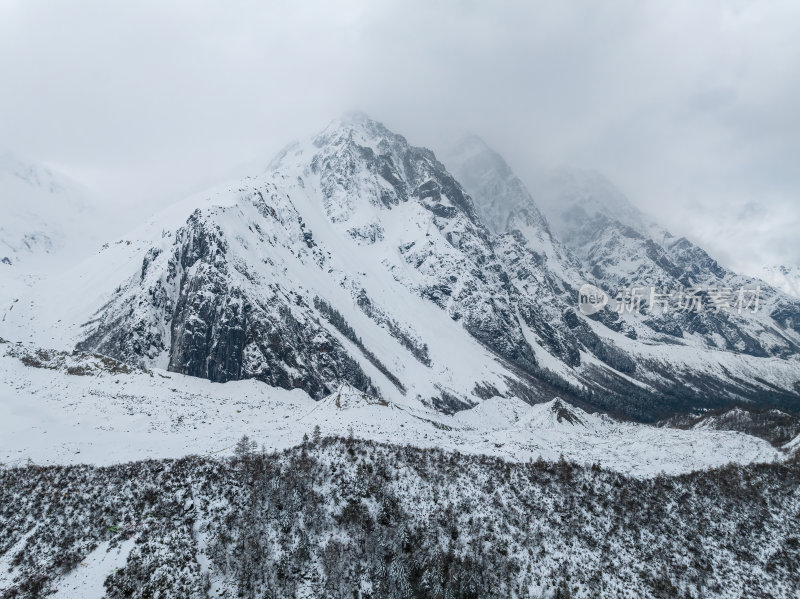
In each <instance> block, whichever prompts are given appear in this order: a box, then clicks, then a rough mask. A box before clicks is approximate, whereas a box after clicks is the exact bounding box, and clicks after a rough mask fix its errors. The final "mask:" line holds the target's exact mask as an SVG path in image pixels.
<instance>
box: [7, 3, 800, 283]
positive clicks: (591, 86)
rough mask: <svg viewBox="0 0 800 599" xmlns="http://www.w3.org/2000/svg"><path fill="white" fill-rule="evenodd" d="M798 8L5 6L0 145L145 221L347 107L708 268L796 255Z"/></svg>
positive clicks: (799, 215)
mask: <svg viewBox="0 0 800 599" xmlns="http://www.w3.org/2000/svg"><path fill="white" fill-rule="evenodd" d="M798 64H800V5H798V4H797V3H796V2H792V1H784V2H781V1H774V2H769V3H751V2H744V1H713V2H712V1H709V2H704V3H698V2H671V3H665V2H643V1H639V0H637V1H619V2H604V3H599V2H588V1H587V2H580V1H572V2H562V3H553V2H519V3H516V2H509V3H478V2H471V1H461V2H456V1H444V2H438V3H435V5H434V4H433V3H425V2H369V3H367V2H336V3H334V2H324V3H323V2H320V3H314V4H303V5H300V4H299V3H293V4H289V3H277V2H276V3H265V2H255V1H246V0H233V1H231V0H229V1H226V2H188V1H173V2H169V3H166V2H147V1H142V2H136V3H110V2H107V1H95V2H88V1H87V2H71V3H63V2H56V1H50V2H46V1H43V2H35V3H34V2H23V1H13V0H12V1H8V0H6V1H3V2H0V81H2V90H3V91H2V93H0V145H1V146H4V147H6V148H9V149H11V150H12V151H14V152H18V153H20V154H22V155H25V156H28V157H31V158H32V159H35V160H37V161H41V162H44V163H46V164H48V165H51V166H53V167H55V168H58V169H60V170H62V171H64V172H66V173H67V174H69V175H70V176H72V177H73V178H75V179H77V180H79V181H81V182H82V183H83V184H85V185H87V186H89V187H91V188H93V189H94V190H95V191H96V193H98V194H99V195H100V196H101V197H103V198H104V201H107V202H109V203H112V204H114V203H117V204H119V205H120V206H123V205H124V206H131V205H141V206H142V210H143V211H145V210H151V209H153V208H155V207H157V206H158V205H161V204H163V203H165V202H169V201H171V200H177V199H180V197H181V196H182V195H183V194H186V193H188V192H189V191H192V190H197V189H201V188H203V187H204V186H206V185H211V184H213V183H215V182H218V181H219V180H220V179H224V178H227V177H231V176H235V175H237V174H240V173H243V172H246V171H257V170H258V169H260V168H263V167H264V166H266V164H267V163H268V162H269V159H270V158H271V157H272V155H273V154H275V153H276V152H277V151H278V150H279V149H280V148H281V147H283V146H284V145H285V144H286V143H288V142H290V141H291V140H293V139H296V138H302V137H306V136H309V135H313V134H314V133H315V132H317V131H318V130H320V129H322V128H323V127H324V126H325V125H326V124H327V123H328V122H329V121H330V120H331V119H333V118H335V117H337V116H339V115H340V114H341V113H342V112H345V111H348V110H361V111H364V112H366V113H368V114H369V115H370V116H372V117H373V118H375V119H377V120H380V121H382V122H384V123H385V124H386V125H387V126H388V127H389V128H390V129H393V130H395V131H397V132H399V133H402V134H403V135H405V136H406V137H407V138H408V139H409V141H410V142H411V143H414V144H416V145H424V146H428V147H431V148H432V149H434V151H440V150H443V149H445V148H446V147H447V144H449V143H450V142H451V141H452V140H453V139H454V138H455V137H456V136H458V135H460V134H461V133H466V132H472V133H476V134H478V135H480V136H481V137H483V138H484V139H485V140H486V141H487V143H489V144H490V145H491V146H493V147H494V149H496V150H497V151H498V152H500V153H501V154H502V155H503V156H504V157H505V159H506V160H507V161H508V162H509V164H510V165H511V166H512V168H513V169H514V170H515V171H516V172H517V173H518V174H519V175H520V176H521V177H522V178H523V180H526V181H530V180H531V179H533V178H534V177H535V176H536V175H537V173H540V172H542V171H546V170H547V169H550V168H554V167H557V166H560V165H563V164H569V165H575V166H580V167H585V168H593V169H596V170H598V171H600V172H602V173H604V174H605V175H606V176H607V177H608V178H609V179H611V180H612V181H613V182H614V183H615V184H616V185H617V186H618V187H619V188H620V189H621V190H622V191H623V192H624V193H626V194H627V195H628V197H629V199H630V200H631V201H632V202H633V203H634V204H635V205H636V206H638V207H639V208H640V209H641V210H643V211H644V212H645V213H647V214H649V215H651V216H652V217H653V218H654V219H656V220H657V221H659V222H660V223H662V224H663V225H665V226H666V227H667V228H669V229H671V230H672V231H673V232H674V233H676V234H682V235H686V236H688V237H689V238H690V239H692V240H693V241H696V242H698V243H699V244H700V245H701V246H702V247H704V248H705V249H707V250H708V251H709V252H710V253H711V254H712V255H713V256H715V257H716V258H718V259H719V260H720V261H721V262H722V263H723V264H725V265H727V266H731V267H733V268H735V269H739V270H745V271H754V270H756V269H757V268H758V267H759V266H761V265H763V264H777V263H782V264H798V263H800V242H799V241H798V237H797V233H796V232H797V231H798V230H800V198H799V197H798V189H800V169H798V168H797V165H798V164H800V115H799V114H798V110H797V106H800V78H798V77H797V76H796V75H797V73H796V71H797V65H798Z"/></svg>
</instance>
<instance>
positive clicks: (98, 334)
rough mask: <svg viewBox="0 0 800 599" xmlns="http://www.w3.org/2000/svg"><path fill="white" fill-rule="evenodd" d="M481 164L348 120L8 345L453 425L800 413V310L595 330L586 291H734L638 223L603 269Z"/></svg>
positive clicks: (93, 275) (62, 301) (26, 317)
mask: <svg viewBox="0 0 800 599" xmlns="http://www.w3.org/2000/svg"><path fill="white" fill-rule="evenodd" d="M485 151H488V149H487V148H485V146H482V145H481V144H480V143H479V142H477V141H475V140H472V142H470V143H469V144H468V145H467V146H462V148H461V152H460V155H461V156H465V157H467V167H468V168H467V167H464V166H463V165H462V166H458V165H456V166H454V167H453V168H454V172H456V173H459V172H462V173H465V177H466V179H467V180H469V181H470V182H472V184H474V185H475V188H474V190H473V189H465V188H464V187H462V185H461V183H459V181H458V180H457V179H456V177H454V176H453V175H452V174H451V173H450V171H448V169H447V168H446V166H445V165H444V164H442V163H441V162H440V161H438V160H437V159H436V157H435V156H434V154H433V153H432V152H431V151H429V150H426V149H424V148H417V147H414V146H411V145H410V144H409V143H408V142H407V141H406V139H405V138H403V137H402V136H400V135H398V134H395V133H393V132H391V131H389V130H388V129H387V128H386V127H384V126H383V125H381V124H380V123H377V122H375V121H373V120H371V119H369V118H368V117H365V116H363V115H350V116H348V117H346V118H343V119H339V120H337V121H334V122H333V123H332V124H331V125H330V126H328V127H327V128H326V129H325V130H324V131H323V132H322V133H320V134H319V135H317V136H315V137H314V138H313V139H310V140H307V141H305V142H301V143H295V144H293V145H290V146H289V147H287V148H286V149H285V150H284V151H283V152H282V153H281V154H280V155H279V156H278V157H277V158H276V159H275V160H274V161H273V162H272V163H271V164H270V166H269V168H268V169H267V171H266V172H265V173H263V174H261V175H258V176H256V177H251V178H246V179H244V180H241V181H236V182H234V183H232V184H229V185H225V186H222V187H220V188H218V189H216V190H214V191H213V192H209V193H208V194H201V195H199V196H196V197H193V198H190V199H188V200H187V201H186V202H183V203H181V204H179V205H176V206H175V207H173V208H171V209H170V211H169V213H168V214H167V215H163V216H161V217H158V218H155V219H153V221H152V223H153V224H152V225H148V226H145V227H142V228H140V229H139V230H137V231H136V232H134V233H132V234H131V235H129V236H126V239H123V240H118V241H117V242H116V243H112V244H110V245H109V247H108V248H107V249H105V250H104V251H103V252H101V253H100V254H99V255H97V256H94V257H93V258H92V259H91V260H89V261H87V262H86V263H85V264H83V265H80V266H79V267H77V268H76V269H74V270H72V271H70V272H68V273H65V274H64V275H62V276H61V277H60V278H54V279H52V280H51V281H49V282H48V285H49V287H47V289H48V290H54V289H57V290H58V300H57V301H54V300H53V299H52V297H54V294H53V293H46V292H45V288H44V287H43V288H40V289H38V290H36V292H35V293H33V294H31V295H30V297H29V298H27V299H26V300H25V301H22V302H20V307H19V309H16V310H14V311H13V313H12V312H7V313H6V314H5V318H6V320H4V321H3V323H2V325H0V334H2V335H3V336H4V337H6V338H7V339H10V340H22V339H25V340H29V341H33V342H35V343H37V344H38V345H40V346H54V347H56V348H58V349H70V350H71V349H72V348H73V347H76V346H77V348H78V349H81V350H86V351H92V352H98V353H101V354H105V355H108V356H111V357H114V358H116V359H119V360H122V361H125V362H128V363H132V364H136V365H144V366H147V367H158V368H162V369H166V370H169V371H172V372H177V373H182V374H188V375H192V376H198V377H203V378H207V379H209V380H211V381H216V382H224V381H230V380H240V379H248V378H255V379H258V380H260V381H263V382H266V383H268V384H270V385H274V386H278V387H282V388H284V389H295V388H300V389H303V390H304V391H306V392H307V393H309V394H310V395H311V396H312V397H314V398H317V399H320V398H322V397H325V396H327V395H329V394H330V393H331V392H332V391H333V390H334V389H335V388H336V387H337V386H338V385H339V384H340V383H341V382H342V381H347V382H348V383H350V384H352V385H353V386H354V387H356V388H357V389H360V390H361V391H363V392H365V393H369V394H371V395H376V396H379V397H383V398H385V399H386V400H390V401H395V402H398V403H400V404H405V405H410V406H415V407H420V406H425V407H428V408H434V409H437V410H441V411H443V412H445V413H453V412H455V411H458V410H463V409H466V408H469V407H471V406H473V405H476V404H477V403H479V402H481V401H483V400H485V399H487V398H490V397H496V396H502V397H505V398H519V399H522V400H524V401H526V402H528V403H538V402H543V401H549V400H550V399H552V398H553V397H554V396H561V397H564V398H566V399H568V400H570V401H573V402H578V403H582V405H587V406H593V407H595V408H601V409H604V410H611V411H615V412H619V413H622V414H625V415H628V416H632V417H634V418H638V419H643V420H654V419H656V418H660V417H662V416H666V415H669V414H670V413H672V412H674V411H689V410H693V409H696V408H712V407H722V406H724V405H726V403H727V402H731V401H734V400H736V401H746V402H747V401H749V402H756V403H763V402H770V403H775V404H778V405H782V406H784V407H786V408H787V409H797V407H798V405H799V404H798V402H799V401H800V392H799V388H798V385H799V384H800V383H799V382H798V381H800V368H798V364H800V362H798V352H797V348H798V343H800V333H798V330H797V329H796V328H792V327H790V326H788V325H787V323H788V322H790V321H791V318H792V315H794V314H796V313H797V311H798V302H797V301H796V300H792V299H791V298H788V296H785V295H783V294H781V293H780V292H778V291H776V290H773V289H771V288H769V289H767V290H765V294H764V298H763V299H762V301H763V303H764V305H765V306H766V308H767V309H768V314H766V315H765V314H764V313H763V312H760V313H758V314H755V315H749V314H743V315H741V316H739V315H734V316H707V315H705V314H704V315H700V316H696V317H695V316H690V317H687V318H686V319H685V320H679V321H677V324H676V323H675V322H674V321H672V320H670V318H671V317H672V315H664V316H661V317H658V316H656V315H651V316H649V317H648V316H641V315H623V316H621V317H620V316H619V315H617V314H616V313H613V312H611V311H609V310H606V311H603V312H601V313H600V314H596V315H593V316H592V317H587V316H585V315H584V314H582V313H581V312H580V311H579V310H577V305H576V304H577V301H576V300H577V289H578V288H579V287H580V285H581V284H582V282H583V281H586V280H592V281H594V282H597V283H598V284H600V285H601V286H603V287H604V288H606V287H608V286H609V285H611V284H612V283H617V282H619V280H621V279H622V278H625V277H627V278H628V279H631V278H632V277H633V276H634V275H636V276H639V275H642V276H643V278H644V279H645V280H651V279H653V277H656V278H658V277H663V282H665V283H666V284H668V285H673V284H674V285H677V284H678V282H680V281H681V280H682V279H685V278H686V277H694V278H697V279H698V280H703V281H710V280H712V279H711V278H710V277H717V276H719V277H721V278H722V279H723V280H724V281H725V282H726V283H731V284H733V283H734V282H735V281H736V280H737V279H736V275H734V274H733V273H727V272H726V271H722V270H721V269H719V267H718V266H716V263H714V262H713V260H711V259H710V258H708V257H707V256H706V255H705V254H704V253H703V252H702V250H700V249H699V248H696V247H694V246H691V245H690V244H689V245H687V244H688V242H685V243H684V242H675V243H671V244H669V246H668V247H664V246H661V245H658V244H655V243H654V242H652V240H651V239H649V238H646V237H644V235H643V233H641V232H640V231H635V230H634V229H633V225H635V224H636V223H635V222H633V221H634V220H635V219H633V217H632V216H631V218H630V219H627V220H629V224H622V223H619V222H618V221H611V220H610V219H609V222H608V225H607V226H605V227H599V228H598V235H599V236H600V237H599V238H598V239H596V240H595V239H593V238H589V239H588V240H586V242H585V243H588V244H590V249H591V251H590V252H589V254H587V253H586V252H583V253H582V252H581V249H582V248H584V245H585V244H578V243H572V244H571V245H570V246H569V247H565V246H564V245H562V244H561V243H560V242H559V241H558V239H556V238H555V237H554V236H553V234H552V233H551V230H550V228H549V226H548V224H547V222H546V221H545V219H544V218H543V217H542V216H541V213H540V212H539V210H538V208H537V206H536V204H535V202H534V201H533V198H532V196H531V194H529V193H528V192H527V191H526V190H525V188H524V186H523V185H522V184H521V183H520V181H519V179H517V178H516V177H514V176H513V174H512V173H511V172H510V169H508V167H507V166H505V163H504V162H503V161H502V159H501V158H500V157H499V155H497V154H496V153H492V152H491V151H489V152H490V154H488V158H486V159H482V158H481V152H485ZM493 177H494V178H493ZM495 178H496V180H495ZM468 191H469V192H470V193H471V194H472V197H471V196H470V193H468ZM616 201H617V202H618V203H619V202H621V200H619V198H617V199H616ZM487 206H489V208H491V210H489V209H488V208H487ZM501 208H502V215H503V216H502V219H501V220H502V221H504V222H505V230H504V231H503V232H493V231H492V229H491V228H490V227H488V226H487V225H485V224H484V223H483V222H482V220H481V214H489V213H491V211H492V210H495V211H497V210H500V209H501ZM629 216H630V215H629ZM499 222H500V221H497V220H495V221H493V224H492V227H497V226H498V223H499ZM637 226H638V225H637ZM629 231H634V232H635V233H636V234H635V235H632V234H630V233H629ZM626 235H629V236H626ZM613 240H621V241H619V242H617V246H618V247H619V245H620V244H622V247H623V248H624V249H625V251H626V252H629V253H631V260H633V258H634V257H635V258H636V260H637V262H636V264H634V262H633V261H630V262H626V263H624V264H621V263H620V262H619V261H617V262H616V263H615V265H614V267H613V268H611V267H609V268H608V269H607V270H608V272H610V273H612V274H613V276H611V275H608V276H606V275H603V272H605V271H602V272H596V271H598V269H597V268H595V266H598V265H601V266H602V265H604V264H605V261H602V260H601V261H600V262H598V263H597V264H594V263H591V262H590V261H589V256H590V255H591V256H594V255H595V253H594V252H595V251H596V252H601V251H603V252H605V254H606V255H608V256H611V255H612V254H614V255H616V254H615V252H612V245H613V244H612V241H613ZM684 241H685V240H684ZM587 247H589V246H587ZM592 248H593V249H592ZM648 249H652V250H653V251H652V252H651V254H652V255H649V254H648V253H647V251H648ZM587 251H588V250H587ZM588 266H591V268H587V267H588ZM623 267H624V268H623ZM587 272H588V274H587ZM626 273H627V274H626ZM665 273H666V274H665ZM717 273H719V274H717ZM600 275H603V276H600ZM667 275H669V276H667ZM713 280H715V281H716V280H718V279H713ZM76 286H79V287H80V288H81V289H90V290H91V292H90V293H88V294H87V293H85V292H78V291H77V288H76ZM65 296H67V297H66V298H65ZM668 317H670V318H668ZM37 326H38V327H41V330H42V334H37V333H36V328H37Z"/></svg>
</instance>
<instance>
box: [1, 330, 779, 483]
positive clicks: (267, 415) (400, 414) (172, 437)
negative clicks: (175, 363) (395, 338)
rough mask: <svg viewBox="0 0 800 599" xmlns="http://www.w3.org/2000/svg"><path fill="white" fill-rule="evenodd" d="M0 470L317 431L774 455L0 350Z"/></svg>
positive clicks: (675, 461)
mask: <svg viewBox="0 0 800 599" xmlns="http://www.w3.org/2000/svg"><path fill="white" fill-rule="evenodd" d="M0 403H2V405H3V406H4V418H3V419H2V421H0V462H3V463H4V464H5V465H7V466H13V465H21V464H26V463H28V462H29V460H31V461H33V462H34V463H37V464H53V463H55V464H61V463H73V464H80V463H95V464H114V463H119V462H126V461H131V460H138V459H144V458H167V457H174V456H181V455H187V454H195V455H218V456H225V455H231V453H232V452H233V448H234V446H235V444H236V442H237V440H238V439H239V438H240V437H241V436H242V435H248V436H249V437H250V438H251V439H253V440H255V441H256V442H258V444H259V445H263V446H264V447H265V448H266V449H267V450H279V449H284V448H287V447H291V446H295V445H297V444H299V443H301V442H302V440H303V437H304V435H309V436H311V435H313V434H314V429H315V427H319V429H320V430H321V432H322V434H325V435H338V436H348V435H350V434H352V435H354V436H355V437H358V438H363V439H370V440H373V441H378V442H391V443H400V444H409V445H413V446H416V447H440V448H443V449H447V450H455V451H460V452H462V453H471V454H487V455H494V456H497V457H501V458H503V459H506V460H509V461H513V462H526V461H529V460H536V459H538V458H543V459H546V460H558V459H559V458H560V457H562V456H563V458H564V459H567V460H569V461H573V462H576V463H579V464H586V465H591V464H593V463H597V464H600V465H602V466H603V467H605V468H610V469H614V470H618V471H620V472H625V473H629V474H635V475H639V476H653V475H656V474H658V473H661V472H665V473H680V472H689V471H692V470H696V469H702V468H710V467H714V466H720V465H724V464H727V463H729V462H732V463H738V464H748V463H753V462H770V461H774V460H782V459H785V458H786V457H787V453H786V452H784V451H783V450H781V449H778V448H775V447H773V446H771V445H770V444H769V443H768V442H766V441H764V440H762V439H758V438H756V437H753V436H750V435H747V434H744V433H738V432H730V431H719V430H712V429H711V428H708V429H702V430H679V429H673V428H659V427H652V426H647V425H641V424H635V423H626V422H619V421H616V420H613V419H611V418H609V417H608V416H605V415H602V414H589V413H586V412H584V411H582V410H580V409H579V408H576V407H575V406H572V405H569V404H567V403H565V402H563V401H562V400H560V399H557V398H555V399H553V400H551V401H549V402H546V403H542V404H538V405H534V406H530V405H528V404H526V403H524V402H523V401H521V400H518V399H515V398H501V397H494V398H491V399H488V400H486V401H484V402H483V403H481V404H480V405H478V406H476V407H475V408H472V409H470V410H464V411H461V412H459V413H457V414H456V415H455V416H448V415H445V414H442V413H441V412H438V411H436V410H433V409H429V408H425V407H424V406H419V405H413V403H412V402H409V403H400V402H394V401H391V400H386V399H381V398H377V397H374V396H371V395H367V394H365V393H363V392H362V391H359V390H357V389H355V388H353V387H351V386H350V385H348V384H344V385H342V386H341V387H340V388H339V389H337V390H336V391H334V392H333V393H332V394H331V395H329V396H327V397H325V398H323V399H322V400H320V401H314V400H313V399H311V398H310V397H309V396H308V394H306V393H305V392H303V391H302V390H299V389H296V390H293V391H287V390H284V389H280V388H275V387H270V386H268V385H265V384H263V383H260V382H258V381H253V380H248V381H230V382H228V383H209V382H208V381H205V380H203V379H198V378H195V377H189V376H185V375H180V374H176V373H172V372H166V371H163V370H160V369H152V370H149V371H142V370H139V369H135V368H130V367H127V366H125V365H123V364H121V363H118V362H115V361H113V360H110V359H104V358H99V357H93V356H90V355H86V354H77V355H71V354H63V353H59V352H55V351H49V352H48V351H44V350H37V349H35V348H32V347H26V346H21V345H16V344H9V343H4V344H0Z"/></svg>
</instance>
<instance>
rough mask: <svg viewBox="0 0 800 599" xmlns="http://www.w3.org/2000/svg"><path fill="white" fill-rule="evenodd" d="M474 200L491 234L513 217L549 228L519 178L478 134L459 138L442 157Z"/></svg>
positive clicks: (545, 229) (499, 231)
mask: <svg viewBox="0 0 800 599" xmlns="http://www.w3.org/2000/svg"><path fill="white" fill-rule="evenodd" d="M445 160H446V163H447V165H448V168H451V169H452V171H453V174H454V175H455V176H456V178H457V179H458V180H459V181H460V182H461V183H462V184H463V185H464V186H465V188H466V189H467V191H468V192H469V193H470V195H471V196H472V199H473V201H474V202H475V208H476V210H477V211H478V214H479V216H480V218H481V220H482V221H483V222H484V224H486V225H487V226H488V227H489V229H490V230H491V231H492V232H493V233H504V232H505V231H506V230H507V229H508V228H509V222H510V219H512V217H513V216H517V217H518V218H519V217H523V218H522V220H523V221H524V222H525V223H526V224H528V225H533V226H535V227H536V228H539V229H542V230H544V231H547V232H548V234H549V227H548V225H547V222H546V220H545V219H544V217H543V216H542V215H541V213H540V211H539V209H538V207H537V206H536V204H535V202H534V200H533V197H532V196H531V194H530V193H529V192H528V190H527V189H526V187H525V185H524V184H523V183H522V181H521V180H520V179H519V177H517V176H516V175H515V174H514V172H513V171H512V170H511V167H509V166H508V164H507V163H506V161H505V160H504V159H503V157H502V156H501V155H500V154H498V153H497V152H495V151H494V150H493V149H492V148H491V147H489V145H488V144H487V143H486V142H485V141H483V139H481V138H480V137H479V136H477V135H474V134H470V135H467V136H465V137H463V138H462V139H461V140H460V141H459V142H458V143H457V144H456V145H455V146H454V147H453V148H451V150H450V152H449V153H448V156H447V158H446V159H445Z"/></svg>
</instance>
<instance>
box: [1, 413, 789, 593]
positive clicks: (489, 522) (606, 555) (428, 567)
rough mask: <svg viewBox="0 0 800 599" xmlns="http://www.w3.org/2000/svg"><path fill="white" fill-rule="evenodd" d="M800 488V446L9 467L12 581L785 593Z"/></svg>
mask: <svg viewBox="0 0 800 599" xmlns="http://www.w3.org/2000/svg"><path fill="white" fill-rule="evenodd" d="M534 420H536V419H535V418H534ZM528 424H530V422H529V423H528ZM798 487H800V466H799V465H798V464H797V463H796V462H795V463H791V464H780V465H763V466H747V467H738V466H730V467H726V468H721V469H715V470H707V471H700V472H694V473H691V474H685V475H681V476H676V477H664V476H661V477H656V478H649V479H641V478H636V477H628V476H625V475H622V474H619V473H614V472H610V471H608V470H604V469H601V468H598V467H597V466H593V467H584V466H577V465H574V464H570V463H569V462H566V461H559V462H554V463H553V462H544V461H540V462H534V463H526V464H520V463H511V462H508V461H505V460H500V459H497V458H494V457H489V456H469V455H464V454H455V453H452V452H448V451H442V450H439V449H419V448H413V447H407V446H402V445H382V444H375V443H372V442H369V441H359V440H347V439H335V438H330V437H321V438H320V439H312V440H310V441H309V442H308V443H306V444H304V445H303V446H301V447H296V448H292V449H290V450H287V451H285V452H281V453H277V454H262V453H261V452H250V451H249V450H248V449H246V448H243V451H242V452H241V453H240V457H239V458H238V459H236V460H221V459H209V458H186V459H181V460H163V461H161V460H159V461H156V460H149V461H142V462H135V463H130V464H125V465H119V466H111V467H104V468H101V467H90V466H52V467H45V468H40V467H38V466H29V467H26V468H14V469H2V470H0V594H2V595H3V596H4V597H15V598H18V599H33V598H34V597H41V596H45V595H47V594H48V593H50V592H52V591H56V592H57V593H58V595H57V596H58V597H71V598H72V597H74V598H76V599H77V598H79V597H80V598H81V599H90V598H93V597H106V598H109V599H117V598H120V599H121V598H123V597H127V598H134V599H139V598H142V599H144V598H146V597H185V598H191V599H195V598H197V599H200V598H207V597H228V598H232V597H244V598H248V599H250V598H261V597H299V598H304V599H312V598H321V597H342V598H344V597H361V598H368V597H369V598H373V599H377V598H378V597H381V598H391V599H393V598H401V597H402V598H405V599H417V598H419V599H423V598H425V599H430V598H432V597H433V598H443V597H453V598H457V599H478V598H488V599H516V598H530V599H541V598H546V599H554V598H556V599H561V598H563V597H573V598H576V599H577V598H580V599H590V598H594V597H603V598H605V599H610V598H613V599H617V598H619V599H622V598H625V599H631V598H634V597H635V598H637V599H645V598H651V597H652V598H668V597H695V598H697V597H703V598H704V599H708V598H730V599H734V598H739V597H764V598H767V597H770V598H774V599H789V598H794V597H797V596H798V592H800V582H799V581H798V575H797V572H798V567H799V566H800V538H798V531H797V516H798V511H799V510H800V495H798ZM48 596H49V595H48Z"/></svg>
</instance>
